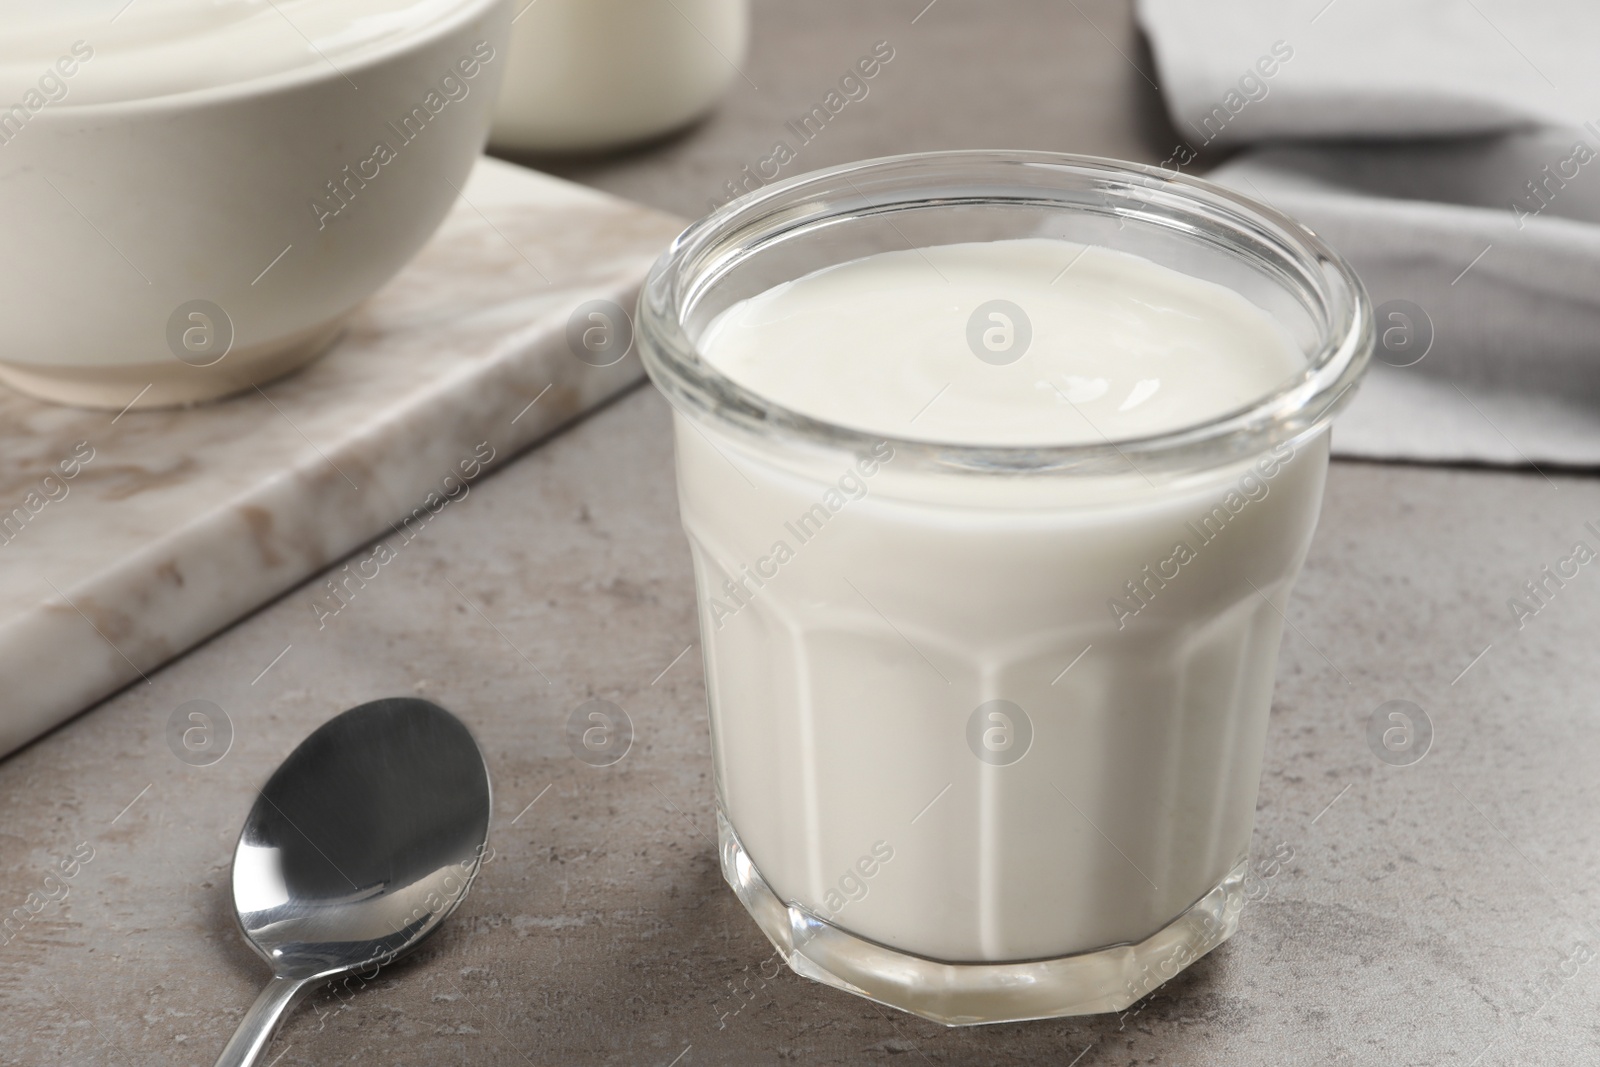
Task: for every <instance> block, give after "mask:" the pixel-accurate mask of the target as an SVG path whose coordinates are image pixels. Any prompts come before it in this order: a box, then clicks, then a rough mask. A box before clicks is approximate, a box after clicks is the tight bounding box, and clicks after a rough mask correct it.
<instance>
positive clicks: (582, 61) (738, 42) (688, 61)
mask: <svg viewBox="0 0 1600 1067" xmlns="http://www.w3.org/2000/svg"><path fill="white" fill-rule="evenodd" d="M521 2H522V3H523V4H525V5H526V6H522V7H520V11H521V13H520V14H518V15H517V16H516V17H515V21H514V22H513V23H512V27H511V50H510V56H509V58H508V60H507V64H506V72H505V81H504V83H503V86H502V88H501V91H500V100H499V103H498V104H497V105H496V107H495V112H494V126H493V130H492V132H491V134H490V143H491V144H492V145H493V146H494V147H496V148H500V149H509V150H513V151H523V152H593V151H599V150H602V149H607V148H613V147H617V146H621V145H626V144H630V143H633V142H636V141H642V140H646V139H648V138H651V137H654V136H657V135H659V134H663V133H667V132H670V131H672V130H674V129H677V128H679V127H681V126H684V125H687V124H688V123H689V122H692V121H693V120H694V119H696V118H699V117H700V116H701V115H703V114H704V113H705V112H706V111H708V110H709V109H710V108H711V106H712V105H713V104H715V103H716V101H717V99H718V98H719V97H720V96H721V95H722V93H723V91H724V90H725V89H726V88H727V87H728V83H729V82H730V81H732V80H733V78H734V77H735V76H736V75H737V74H738V68H739V66H740V65H741V64H742V63H743V62H744V57H745V51H746V48H747V45H748V42H749V25H750V19H749V3H748V0H532V2H529V0H521Z"/></svg>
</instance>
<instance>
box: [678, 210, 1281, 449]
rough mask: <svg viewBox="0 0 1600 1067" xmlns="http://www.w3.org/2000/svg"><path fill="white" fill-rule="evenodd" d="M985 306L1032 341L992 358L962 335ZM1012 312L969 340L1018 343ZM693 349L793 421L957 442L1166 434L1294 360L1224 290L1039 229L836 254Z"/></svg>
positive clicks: (1257, 392)
mask: <svg viewBox="0 0 1600 1067" xmlns="http://www.w3.org/2000/svg"><path fill="white" fill-rule="evenodd" d="M997 299H998V300H1005V301H1009V302H1010V303H1011V304H1013V305H1015V306H1016V307H1018V308H1020V309H1021V312H1022V315H1023V316H1025V317H1026V319H1027V322H1028V325H1029V326H1030V327H1031V334H1032V336H1031V339H1029V340H1027V341H1026V342H1025V349H1022V355H1021V356H1020V358H1017V359H1015V360H1014V361H1013V362H1009V363H1004V364H997V363H991V362H986V361H985V360H984V359H981V358H979V357H977V356H976V355H975V354H974V351H973V348H972V346H971V344H970V343H969V322H970V320H971V319H972V316H973V315H974V313H975V312H976V311H978V310H979V309H980V308H981V307H982V306H983V305H985V304H986V303H988V302H990V301H993V300H997ZM990 315H998V316H1000V317H999V318H992V317H990ZM1017 317H1018V316H1016V315H1015V313H1010V312H1007V311H1006V310H1004V309H999V310H995V311H993V312H991V313H989V314H986V315H981V316H980V323H981V326H982V329H981V330H980V332H979V336H978V337H977V339H976V340H977V343H978V345H979V346H980V347H984V348H985V350H986V351H989V352H991V353H992V358H995V359H1000V358H1004V357H1005V356H1007V355H1008V354H1009V353H1008V352H1006V350H1005V349H1006V346H1007V345H1008V344H1009V345H1011V346H1018V347H1020V346H1022V345H1023V344H1024V338H1023V337H1022V327H1021V325H1020V323H1019V322H1012V321H1007V320H1008V319H1014V318H1017ZM1018 347H1013V349H1012V351H1013V352H1014V351H1016V350H1018ZM701 349H702V352H703V353H704V355H705V357H706V359H707V360H708V361H710V362H711V363H712V364H713V365H714V366H715V367H717V368H718V369H719V370H721V371H722V372H723V373H724V374H726V375H727V376H728V377H730V378H732V379H733V380H734V381H736V382H738V383H739V384H741V385H743V386H745V387H747V388H749V389H751V390H752V391H754V392H757V393H760V394H761V395H763V396H765V397H768V398H769V399H772V400H775V401H777V402H778V403H779V404H782V405H784V406H786V407H788V408H791V409H793V410H795V411H798V412H801V413H802V414H806V415H811V416H813V417H815V418H819V419H823V420H827V421H831V422H835V423H838V424H840V425H843V426H848V427H851V428H853V429H857V430H863V431H865V432H868V433H881V434H885V435H888V436H895V437H911V438H926V439H932V440H939V441H948V442H954V443H962V444H1073V443H1082V442H1094V441H1099V440H1103V439H1105V438H1106V437H1110V438H1111V439H1113V440H1121V439H1126V438H1132V437H1142V436H1145V435H1147V434H1154V433H1159V432H1161V431H1164V430H1172V429H1177V428H1179V427H1182V426H1188V425H1193V424H1195V423H1200V422H1204V421H1206V420H1208V419H1211V418H1215V417H1216V416H1218V415H1222V414H1224V413H1226V412H1229V411H1231V410H1233V409H1235V408H1238V407H1241V406H1243V405H1245V404H1248V403H1250V402H1252V401H1254V400H1257V399H1259V398H1260V397H1261V396H1263V395H1265V394H1266V393H1267V392H1269V391H1270V390H1271V389H1272V388H1273V387H1274V386H1276V385H1279V384H1280V383H1282V382H1284V381H1286V380H1288V379H1289V378H1290V377H1291V376H1292V375H1294V374H1296V373H1298V372H1299V370H1300V369H1301V368H1302V366H1303V360H1302V359H1301V357H1300V353H1299V351H1298V350H1297V349H1296V348H1295V346H1294V343H1293V341H1292V340H1291V339H1290V337H1289V335H1288V333H1287V331H1286V330H1285V329H1284V328H1283V327H1282V325H1280V324H1279V323H1278V322H1277V321H1276V320H1274V319H1272V318H1270V317H1268V316H1267V315H1266V314H1265V313H1264V312H1263V311H1261V309H1259V308H1257V307H1256V306H1255V305H1253V304H1251V303H1250V302H1249V301H1247V300H1245V298H1244V297H1242V296H1240V295H1239V294H1237V293H1236V292H1234V291H1233V290H1231V289H1226V288H1223V287H1222V286H1220V285H1217V284H1215V283H1213V282H1208V281H1203V280H1201V279H1199V278H1194V277H1190V276H1189V275H1186V274H1180V273H1178V272H1176V271H1173V270H1169V269H1167V268H1164V267H1161V266H1159V265H1157V264H1155V263H1153V262H1151V261H1150V260H1147V259H1144V258H1142V257H1139V256H1134V255H1130V254H1128V253H1125V252H1117V251H1113V250H1111V249H1108V248H1102V247H1091V246H1085V245H1079V244H1072V243H1069V242H1066V241H1058V240H1050V239H1048V238H1032V239H1020V240H1010V241H994V242H986V243H973V244H954V245H941V246H937V247H933V248H925V249H918V250H911V249H908V250H906V251H899V252H886V253H881V254H879V255H874V256H870V257H868V258H866V259H861V260H856V261H854V262H850V263H845V264H841V265H839V266H837V267H833V268H831V269H829V270H824V271H820V272H818V273H815V274H811V275H808V276H806V277H803V278H800V279H797V280H795V281H793V282H789V283H787V284H785V285H780V286H778V287H776V288H774V289H771V290H769V291H767V292H765V293H762V294H760V295H759V296H756V297H754V298H752V299H749V300H746V301H743V302H741V303H739V304H737V305H736V306H734V307H731V308H729V309H728V310H727V311H726V312H724V313H723V314H722V315H720V316H718V318H717V320H716V321H715V322H714V323H713V324H712V325H711V327H710V328H709V329H708V330H707V331H706V334H705V336H704V337H703V338H702V339H701Z"/></svg>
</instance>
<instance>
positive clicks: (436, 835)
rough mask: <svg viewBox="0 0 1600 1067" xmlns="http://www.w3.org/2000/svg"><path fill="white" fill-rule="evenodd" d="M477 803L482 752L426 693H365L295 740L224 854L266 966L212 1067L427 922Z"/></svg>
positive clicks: (243, 924)
mask: <svg viewBox="0 0 1600 1067" xmlns="http://www.w3.org/2000/svg"><path fill="white" fill-rule="evenodd" d="M489 807H490V797H489V770H488V768H487V767H486V766H485V765H484V762H483V753H481V752H480V751H478V746H477V743H476V742H474V741H473V739H472V735H471V734H470V733H468V732H467V728H466V727H465V726H464V725H462V723H461V720H459V719H457V718H456V717H455V716H454V715H451V714H450V713H449V712H448V711H445V710H444V709H443V708H441V707H438V706H437V705H434V704H430V703H428V702H427V701H426V700H413V699H409V698H404V697H401V698H391V699H388V700H375V701H373V702H372V703H370V704H363V705H361V706H360V707H358V708H352V709H351V710H349V711H347V712H345V713H344V714H342V715H339V716H336V717H335V718H333V719H330V720H329V721H328V722H326V723H323V724H322V726H321V727H319V728H318V729H317V730H316V732H314V733H313V734H312V735H311V736H310V737H308V738H306V739H305V740H304V741H302V742H301V743H300V747H299V748H297V749H295V750H294V751H293V752H292V753H290V754H289V758H288V759H286V760H284V761H283V765H282V766H280V767H279V768H278V769H277V771H276V772H275V773H274V774H273V775H272V778H271V779H270V780H269V781H268V782H267V784H266V785H265V786H264V787H263V788H262V790H261V793H260V795H259V796H258V797H257V798H256V803H255V806H254V807H253V808H252V809H251V810H250V817H249V819H247V820H246V822H245V825H244V831H243V832H242V833H241V834H240V835H239V846H238V848H237V849H236V850H235V851H234V854H233V905H234V911H235V912H236V913H237V915H238V918H239V927H240V929H241V930H243V931H244V936H245V939H246V940H248V941H249V942H250V945H251V947H252V948H254V949H255V950H256V951H257V952H259V953H260V954H261V955H262V956H263V957H264V958H265V959H266V961H267V962H268V963H269V964H271V965H272V970H273V974H274V977H273V979H272V980H271V981H270V982H268V983H267V987H266V988H265V989H264V990H262V991H261V995H260V996H259V997H257V998H256V1002H255V1004H253V1005H252V1006H251V1008H250V1010H249V1011H248V1012H246V1013H245V1016H244V1019H243V1020H242V1021H241V1022H240V1023H239V1029H238V1030H237V1031H235V1032H234V1035H233V1039H232V1040H230V1041H229V1042H228V1047H227V1048H225V1049H223V1051H222V1058H221V1059H219V1060H218V1061H217V1067H248V1065H249V1064H252V1063H254V1062H255V1060H256V1057H257V1056H259V1055H260V1054H261V1052H262V1050H263V1049H265V1048H266V1047H267V1041H268V1040H269V1039H270V1038H271V1037H272V1032H273V1030H274V1029H275V1028H276V1027H277V1025H278V1021H279V1020H280V1019H282V1018H283V1016H284V1015H285V1014H286V1013H287V1012H288V1010H289V1009H290V1008H291V1007H292V1006H293V1005H294V1004H295V1003H296V1001H297V1000H298V999H299V997H300V996H301V995H302V994H304V993H306V992H309V991H311V990H313V989H315V988H317V987H318V986H319V985H320V984H321V983H323V982H326V981H328V980H329V979H332V978H337V977H339V976H340V975H344V974H348V973H350V972H352V971H356V970H360V969H362V968H366V967H370V966H373V965H381V964H385V963H388V962H389V961H390V960H392V959H394V958H395V957H397V956H399V955H401V954H402V953H404V952H408V951H410V950H411V949H412V948H414V947H415V946H416V944H417V943H418V942H419V941H421V940H422V939H423V938H424V937H426V936H427V935H428V934H430V933H432V932H433V930H434V929H435V928H436V927H437V926H438V925H439V924H440V923H441V922H443V921H444V919H445V917H446V916H447V915H449V914H450V912H452V911H453V910H455V907H456V905H457V904H459V903H461V901H462V899H463V898H464V897H465V896H466V895H467V887H468V886H469V885H471V884H472V879H473V877H474V876H475V875H476V874H477V873H478V867H479V865H480V864H481V863H482V861H483V852H484V849H485V847H486V845H487V842H488V836H489Z"/></svg>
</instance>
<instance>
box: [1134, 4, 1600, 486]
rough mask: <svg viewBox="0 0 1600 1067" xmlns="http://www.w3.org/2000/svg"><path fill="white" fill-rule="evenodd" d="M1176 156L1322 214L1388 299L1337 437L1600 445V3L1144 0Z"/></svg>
mask: <svg viewBox="0 0 1600 1067" xmlns="http://www.w3.org/2000/svg"><path fill="white" fill-rule="evenodd" d="M1138 14H1139V19H1140V22H1141V24H1142V25H1143V27H1144V29H1145V32H1146V34H1147V36H1148V37H1149V39H1150V41H1151V45H1152V48H1153V50H1154V53H1155V56H1156V60H1157V64H1158V66H1159V70H1160V82H1161V86H1162V92H1163V94H1164V97H1165V100H1166V104H1167V108H1168V110H1169V112H1170V113H1171V116H1172V119H1173V123H1174V125H1175V126H1177V127H1178V129H1179V131H1180V132H1181V133H1182V134H1183V135H1184V136H1185V138H1186V140H1185V142H1184V143H1182V144H1179V145H1175V146H1174V147H1173V151H1172V154H1171V157H1170V158H1169V161H1168V164H1167V165H1168V166H1171V167H1180V168H1182V167H1186V166H1189V165H1191V164H1192V163H1193V162H1194V160H1195V158H1196V155H1197V153H1198V152H1200V151H1201V150H1203V149H1205V148H1208V147H1213V146H1216V145H1249V146H1250V147H1249V148H1248V149H1247V150H1246V151H1244V152H1242V153H1240V154H1238V155H1236V156H1234V157H1233V158H1231V159H1230V160H1229V161H1228V162H1227V163H1225V164H1223V165H1222V166H1221V167H1219V168H1217V169H1216V170H1214V171H1212V172H1211V173H1210V174H1208V175H1207V176H1208V177H1210V178H1212V179H1213V180H1215V181H1218V182H1221V183H1222V184H1224V185H1229V186H1231V187H1234V188H1236V189H1238V190H1239V191H1241V192H1244V193H1247V194H1249V195H1252V196H1255V197H1257V198H1258V199H1262V200H1265V201H1267V202H1269V203H1271V204H1273V205H1274V206H1276V207H1278V208H1280V209H1281V210H1283V211H1286V212H1288V213H1289V214H1291V215H1294V216H1295V217H1297V218H1299V219H1301V220H1302V221H1304V222H1305V223H1307V224H1308V225H1309V226H1311V227H1312V229H1314V230H1316V231H1317V232H1318V233H1320V234H1322V236H1323V237H1325V238H1326V239H1327V240H1328V241H1329V242H1330V243H1331V244H1333V245H1334V247H1336V248H1338V249H1339V250H1340V252H1342V253H1343V254H1344V255H1345V256H1346V257H1347V258H1348V259H1349V260H1350V261H1351V263H1352V264H1353V265H1354V266H1355V268H1356V270H1357V271H1358V272H1359V273H1360V275H1361V277H1362V280H1363V281H1364V282H1365V283H1366V285H1367V288H1368V289H1369V291H1370V292H1371V293H1372V297H1373V302H1374V304H1375V305H1377V307H1378V309H1379V323H1378V326H1379V330H1380V332H1381V335H1382V338H1381V342H1380V346H1379V351H1378V360H1377V361H1375V364H1374V367H1373V371H1372V373H1371V374H1370V376H1369V377H1368V379H1367V381H1366V382H1365V383H1364V384H1363V386H1362V388H1361V390H1360V392H1359V395H1358V396H1357V398H1356V399H1355V401H1354V402H1353V403H1352V405H1351V407H1350V410H1349V411H1348V412H1347V413H1346V414H1345V415H1344V416H1342V417H1341V419H1340V421H1339V428H1338V430H1337V432H1336V433H1335V435H1334V451H1335V453H1337V454H1340V455H1346V456H1360V457H1369V458H1392V459H1407V460H1419V461H1449V462H1482V463H1493V464H1510V465H1536V466H1542V465H1546V464H1554V465H1571V466H1600V62H1597V58H1600V4H1597V3H1594V2H1593V0H1564V2H1552V0H1546V2H1543V3H1539V4H1537V5H1534V4H1526V3H1524V4H1518V5H1515V6H1513V5H1512V4H1509V3H1503V2H1502V3H1492V2H1490V0H1414V2H1410V3H1404V4H1401V3H1396V2H1395V0H1387V2H1377V0H1333V3H1331V4H1330V3H1328V2H1327V0H1311V2H1308V3H1307V2H1293V3H1281V2H1280V3H1273V2H1269V0H1139V5H1138Z"/></svg>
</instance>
